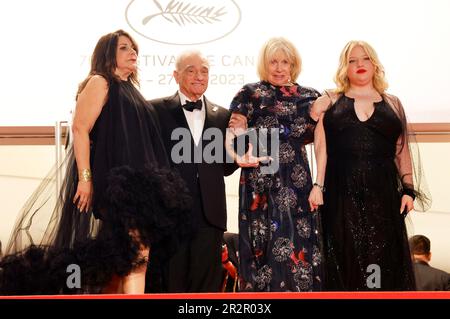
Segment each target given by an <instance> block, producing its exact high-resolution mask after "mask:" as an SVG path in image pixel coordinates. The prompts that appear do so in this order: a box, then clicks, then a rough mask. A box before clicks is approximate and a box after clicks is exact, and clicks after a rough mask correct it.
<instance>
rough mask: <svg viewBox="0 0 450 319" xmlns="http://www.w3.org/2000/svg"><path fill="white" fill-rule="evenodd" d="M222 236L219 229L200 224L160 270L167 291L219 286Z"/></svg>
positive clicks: (205, 289)
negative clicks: (188, 239)
mask: <svg viewBox="0 0 450 319" xmlns="http://www.w3.org/2000/svg"><path fill="white" fill-rule="evenodd" d="M222 236H223V231H222V230H220V229H218V228H216V227H213V226H203V227H201V228H199V229H198V231H197V232H196V234H195V235H194V237H193V238H192V240H191V241H190V242H188V243H185V244H183V245H182V246H181V247H180V248H179V249H178V251H177V252H176V253H175V255H174V256H173V257H172V258H171V259H170V261H169V264H168V267H167V268H166V270H165V271H164V273H163V276H164V281H165V282H166V285H167V286H166V287H167V291H168V292H219V291H220V290H221V285H222V274H223V272H222Z"/></svg>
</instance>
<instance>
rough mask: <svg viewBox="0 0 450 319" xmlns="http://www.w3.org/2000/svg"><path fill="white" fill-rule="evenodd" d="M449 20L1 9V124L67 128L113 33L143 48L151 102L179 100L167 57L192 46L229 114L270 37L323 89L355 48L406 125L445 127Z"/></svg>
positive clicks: (284, 2) (291, 4)
mask: <svg viewBox="0 0 450 319" xmlns="http://www.w3.org/2000/svg"><path fill="white" fill-rule="evenodd" d="M168 5H169V7H168ZM194 7H195V8H194ZM183 8H185V9H184V10H183ZM198 8H202V10H203V9H204V8H209V9H210V10H209V11H207V12H203V13H202V14H200V12H201V10H200V11H196V10H197V9H198ZM166 9H168V11H170V12H172V13H173V14H170V13H167V12H166V13H164V11H165V10H166ZM191 9H192V11H191V13H190V14H188V12H189V10H191ZM177 10H178V13H177ZM161 13H163V14H161ZM449 15H450V1H448V0H395V1H394V0H377V1H376V2H374V1H368V0H367V1H365V0H314V1H311V0H308V1H304V0H276V1H272V0H258V1H250V0H235V1H233V0H215V1H214V0H182V1H170V0H64V1H60V0H40V1H34V0H15V1H2V2H1V3H0V27H1V30H2V31H3V32H2V36H1V46H0V48H1V49H0V61H1V66H2V67H1V70H2V75H1V76H0V125H53V124H54V122H55V121H56V120H63V119H67V118H68V117H69V111H70V109H71V108H73V107H74V96H75V92H76V88H77V85H78V83H79V82H80V81H81V80H82V79H83V78H84V77H85V76H86V75H87V72H88V68H89V56H90V54H91V52H92V50H93V48H94V46H95V43H96V42H97V40H98V38H99V37H100V36H101V35H103V34H105V33H108V32H111V31H114V30H116V29H119V28H122V29H124V30H126V31H128V32H130V34H131V35H132V36H133V37H134V38H135V39H136V40H137V42H138V43H139V45H140V49H141V50H140V56H141V57H140V70H141V81H142V84H141V88H142V92H143V94H144V95H145V96H146V97H147V98H149V99H150V98H155V97H160V96H165V95H169V94H172V93H173V92H174V91H175V90H176V84H175V81H173V80H172V79H171V73H172V71H173V68H174V64H173V62H174V56H176V55H177V54H178V53H179V52H180V51H182V50H185V49H188V48H197V49H199V50H201V51H203V52H204V53H205V54H206V55H208V56H209V58H210V61H211V64H212V68H211V81H210V87H209V90H208V92H207V96H208V97H209V98H210V99H211V100H213V101H215V102H216V103H219V104H221V105H223V106H225V107H228V105H229V103H230V101H231V99H232V97H233V95H234V94H235V93H236V91H237V90H238V89H239V88H240V87H241V86H242V85H243V84H244V83H247V82H253V81H257V80H258V79H257V76H256V72H255V70H256V58H257V55H258V51H259V48H260V47H261V45H262V43H263V42H264V41H265V40H267V39H268V38H269V37H271V36H284V37H287V38H288V39H290V40H291V41H292V42H294V44H295V45H296V46H297V47H298V49H299V51H300V53H301V55H302V58H303V63H304V64H303V72H302V74H301V75H300V78H299V80H298V82H299V83H300V84H302V85H306V86H311V87H314V88H316V89H318V90H319V91H322V90H323V89H325V88H331V87H333V86H334V83H333V81H332V77H333V75H334V72H335V70H336V67H337V62H338V57H339V53H340V51H341V49H342V48H343V46H344V45H345V43H346V42H347V41H348V40H352V39H363V40H366V41H368V42H369V43H371V44H372V45H373V46H374V47H375V49H376V50H377V51H378V54H379V56H380V59H381V61H382V63H383V64H384V65H385V68H386V71H387V78H388V81H389V83H390V89H389V92H391V93H393V94H396V95H398V96H399V97H400V99H401V100H402V101H403V104H404V105H405V108H406V110H407V113H408V115H409V118H410V120H411V121H412V122H450V94H448V90H449V89H450V19H448V17H449ZM201 16H203V18H202V17H201ZM183 17H184V19H183ZM214 18H215V20H214ZM195 19H197V20H195ZM144 21H146V23H143V22H144ZM200 21H202V22H203V24H201V23H200ZM208 22H210V23H208ZM208 41H209V42H208ZM162 42H171V43H175V44H167V43H162ZM198 42H207V43H201V44H194V43H198Z"/></svg>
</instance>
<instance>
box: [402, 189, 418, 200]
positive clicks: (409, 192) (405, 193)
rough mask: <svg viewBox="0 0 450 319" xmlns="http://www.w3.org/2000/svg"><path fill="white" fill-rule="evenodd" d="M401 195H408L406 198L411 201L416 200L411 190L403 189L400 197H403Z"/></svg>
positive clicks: (414, 193)
mask: <svg viewBox="0 0 450 319" xmlns="http://www.w3.org/2000/svg"><path fill="white" fill-rule="evenodd" d="M403 195H408V196H410V197H411V198H412V199H413V200H415V199H416V192H415V191H414V190H413V189H411V188H403V191H402V196H403Z"/></svg>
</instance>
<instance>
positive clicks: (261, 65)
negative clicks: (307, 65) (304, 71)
mask: <svg viewBox="0 0 450 319" xmlns="http://www.w3.org/2000/svg"><path fill="white" fill-rule="evenodd" d="M277 51H282V52H283V53H284V54H286V56H287V58H288V60H289V62H290V63H291V72H290V76H291V80H292V81H295V80H297V78H298V76H299V74H300V71H301V68H302V58H301V57H300V54H299V53H298V51H297V49H296V48H295V46H294V45H293V44H292V43H291V42H290V41H289V40H287V39H285V38H282V37H278V38H271V39H269V40H268V41H267V42H266V43H265V44H264V45H263V46H262V48H261V51H260V53H259V58H258V76H259V78H260V80H262V81H267V80H268V77H269V72H268V66H269V63H270V60H271V59H272V58H273V56H274V55H275V53H276V52H277Z"/></svg>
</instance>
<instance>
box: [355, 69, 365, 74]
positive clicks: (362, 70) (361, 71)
mask: <svg viewBox="0 0 450 319" xmlns="http://www.w3.org/2000/svg"><path fill="white" fill-rule="evenodd" d="M366 72H367V71H366V70H364V69H359V70H358V71H356V73H358V74H359V73H366Z"/></svg>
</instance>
